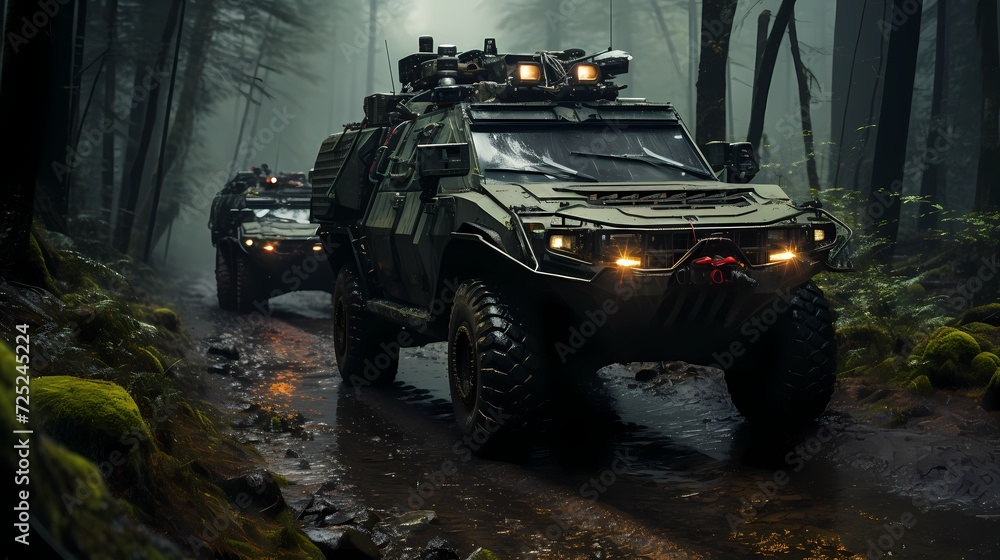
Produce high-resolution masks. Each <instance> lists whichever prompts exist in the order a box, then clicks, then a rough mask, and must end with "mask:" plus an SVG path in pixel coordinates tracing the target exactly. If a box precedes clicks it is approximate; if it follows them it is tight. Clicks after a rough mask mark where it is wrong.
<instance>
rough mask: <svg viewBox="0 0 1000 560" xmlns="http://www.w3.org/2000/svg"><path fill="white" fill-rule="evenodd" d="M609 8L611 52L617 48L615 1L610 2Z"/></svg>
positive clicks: (610, 0)
mask: <svg viewBox="0 0 1000 560" xmlns="http://www.w3.org/2000/svg"><path fill="white" fill-rule="evenodd" d="M608 4H610V7H609V10H608V12H609V16H610V17H609V18H608V31H609V33H608V50H609V51H610V50H611V49H612V48H613V47H614V46H615V0H608Z"/></svg>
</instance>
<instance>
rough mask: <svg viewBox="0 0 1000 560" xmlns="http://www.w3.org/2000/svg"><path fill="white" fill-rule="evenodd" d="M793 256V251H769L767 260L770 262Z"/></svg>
mask: <svg viewBox="0 0 1000 560" xmlns="http://www.w3.org/2000/svg"><path fill="white" fill-rule="evenodd" d="M794 258H795V253H793V252H791V251H782V252H780V253H771V255H770V256H769V257H768V260H769V261H771V262H783V261H790V260H792V259H794Z"/></svg>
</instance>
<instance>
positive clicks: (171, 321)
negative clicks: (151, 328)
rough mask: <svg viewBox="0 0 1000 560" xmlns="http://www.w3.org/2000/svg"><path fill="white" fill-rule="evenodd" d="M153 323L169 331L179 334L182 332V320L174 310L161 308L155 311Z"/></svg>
mask: <svg viewBox="0 0 1000 560" xmlns="http://www.w3.org/2000/svg"><path fill="white" fill-rule="evenodd" d="M152 320H153V323H154V324H156V325H160V326H161V327H164V328H166V329H168V330H171V331H174V332H177V331H178V330H180V326H181V318H180V317H179V316H178V315H177V313H176V312H174V311H173V310H172V309H168V308H166V307H160V308H158V309H154V310H153V317H152Z"/></svg>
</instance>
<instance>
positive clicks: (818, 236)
mask: <svg viewBox="0 0 1000 560" xmlns="http://www.w3.org/2000/svg"><path fill="white" fill-rule="evenodd" d="M825 240H826V232H825V231H823V230H821V229H814V230H813V241H815V242H816V243H819V242H820V241H825Z"/></svg>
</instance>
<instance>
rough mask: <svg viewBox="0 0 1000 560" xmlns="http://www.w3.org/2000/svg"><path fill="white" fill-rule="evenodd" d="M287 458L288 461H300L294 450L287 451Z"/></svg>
mask: <svg viewBox="0 0 1000 560" xmlns="http://www.w3.org/2000/svg"><path fill="white" fill-rule="evenodd" d="M285 458H286V459H298V458H299V454H298V453H296V452H295V450H294V449H286V450H285Z"/></svg>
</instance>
